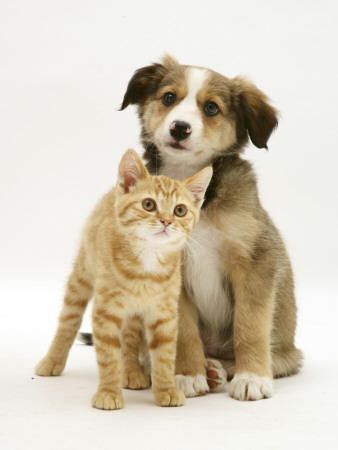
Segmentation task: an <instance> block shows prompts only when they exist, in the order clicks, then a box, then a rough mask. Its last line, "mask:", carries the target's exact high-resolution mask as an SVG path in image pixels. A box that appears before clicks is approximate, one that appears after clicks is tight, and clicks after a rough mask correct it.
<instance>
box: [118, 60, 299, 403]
mask: <svg viewBox="0 0 338 450" xmlns="http://www.w3.org/2000/svg"><path fill="white" fill-rule="evenodd" d="M130 104H135V105H137V107H138V114H139V118H140V121H141V125H142V132H141V140H142V143H143V145H144V148H145V152H144V158H145V160H146V162H147V166H148V169H149V170H150V172H151V173H153V174H155V173H156V174H158V173H160V174H164V175H167V176H170V177H172V178H175V179H183V178H186V177H188V176H191V175H193V174H194V173H196V172H197V171H199V170H200V169H202V168H203V167H205V166H207V165H209V164H212V166H213V169H214V175H213V178H212V181H211V184H210V186H209V188H208V190H207V193H206V200H205V203H204V205H203V210H202V213H201V218H200V222H199V224H198V226H197V227H196V230H195V231H194V232H193V234H192V238H191V240H190V243H189V245H188V246H187V248H186V251H185V257H184V267H183V269H184V288H183V291H182V296H181V302H180V326H179V339H178V348H177V361H176V374H177V377H176V379H177V384H178V385H179V387H180V388H181V389H183V390H184V392H185V394H186V395H187V396H190V397H191V396H196V395H199V394H201V393H204V392H206V391H208V390H209V385H208V382H207V375H208V378H209V384H210V386H212V387H213V386H215V384H217V383H220V382H221V378H222V373H224V372H223V371H222V369H221V368H223V369H225V370H226V373H227V376H228V379H232V381H231V383H230V387H229V393H230V395H231V396H232V397H234V398H236V399H238V400H259V399H262V398H268V397H271V396H272V395H273V381H272V379H273V377H275V378H277V377H283V376H287V375H291V374H295V373H296V372H297V371H298V370H299V368H300V367H301V361H302V353H301V351H300V350H298V349H297V348H296V347H295V345H294V335H295V328H296V304H295V298H294V283H293V275H292V270H291V266H290V262H289V258H288V255H287V252H286V250H285V247H284V244H283V241H282V239H281V237H280V234H279V232H278V230H277V229H276V227H275V226H274V224H273V223H272V221H271V219H270V218H269V216H268V214H267V213H266V211H265V210H264V209H263V207H262V206H261V203H260V201H259V197H258V192H257V185H256V177H255V174H254V172H253V169H252V167H251V165H250V163H249V162H248V161H246V160H244V159H242V158H241V153H242V152H243V150H244V148H245V146H246V144H247V143H248V141H249V139H250V140H251V142H252V143H253V144H254V145H255V146H256V147H258V148H267V142H268V139H269V137H270V134H271V133H272V131H273V130H274V129H275V128H276V126H277V113H276V110H275V109H274V108H273V107H272V106H271V105H270V104H269V101H268V99H267V97H266V96H265V94H264V93H263V92H261V91H260V90H258V89H257V87H256V86H254V85H253V84H252V83H250V82H249V81H247V80H246V79H244V78H241V77H236V78H233V79H229V78H226V77H224V76H222V75H220V74H218V73H216V72H214V71H212V70H209V69H205V68H200V67H195V66H184V65H180V64H179V63H178V62H177V61H176V60H175V59H173V58H172V57H170V56H165V57H164V58H163V60H162V61H161V63H160V64H152V65H150V66H147V67H143V68H141V69H138V70H137V71H136V72H135V74H134V76H133V77H132V78H131V80H130V82H129V84H128V87H127V91H126V93H125V96H124V100H123V103H122V106H121V110H123V109H125V108H126V107H127V106H128V105H130ZM210 357H212V358H213V360H211V361H209V363H208V362H207V359H206V358H210ZM215 374H216V375H215ZM217 374H218V375H217ZM214 378H216V379H214ZM218 378H219V379H218Z"/></svg>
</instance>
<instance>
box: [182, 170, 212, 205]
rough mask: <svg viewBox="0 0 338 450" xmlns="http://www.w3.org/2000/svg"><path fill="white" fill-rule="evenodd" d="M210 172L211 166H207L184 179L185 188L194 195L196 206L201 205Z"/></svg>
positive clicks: (209, 178)
mask: <svg viewBox="0 0 338 450" xmlns="http://www.w3.org/2000/svg"><path fill="white" fill-rule="evenodd" d="M212 173H213V171H212V166H208V167H206V168H205V169H202V170H201V171H200V172H197V173H196V174H195V175H193V176H192V177H190V178H188V179H187V180H185V181H184V184H185V185H186V187H187V189H188V190H189V191H190V192H191V193H192V195H193V197H194V203H195V205H196V206H198V207H201V206H202V203H203V200H204V194H205V191H206V190H207V187H208V186H209V183H210V180H211V177H212Z"/></svg>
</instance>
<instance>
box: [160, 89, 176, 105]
mask: <svg viewBox="0 0 338 450" xmlns="http://www.w3.org/2000/svg"><path fill="white" fill-rule="evenodd" d="M175 101H176V94H174V93H173V92H166V93H165V94H164V96H163V97H162V103H163V104H164V105H165V106H170V105H172V104H173V103H175Z"/></svg>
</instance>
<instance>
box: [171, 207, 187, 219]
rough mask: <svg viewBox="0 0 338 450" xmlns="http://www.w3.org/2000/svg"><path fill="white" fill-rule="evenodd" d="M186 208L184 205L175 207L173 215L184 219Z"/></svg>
mask: <svg viewBox="0 0 338 450" xmlns="http://www.w3.org/2000/svg"><path fill="white" fill-rule="evenodd" d="M187 211H188V210H187V208H186V207H185V206H184V205H177V206H175V209H174V214H175V215H176V216H178V217H184V216H185V215H186V214H187Z"/></svg>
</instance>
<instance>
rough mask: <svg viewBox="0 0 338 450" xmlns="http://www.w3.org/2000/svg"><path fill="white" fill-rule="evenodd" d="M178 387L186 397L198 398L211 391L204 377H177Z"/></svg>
mask: <svg viewBox="0 0 338 450" xmlns="http://www.w3.org/2000/svg"><path fill="white" fill-rule="evenodd" d="M175 384H176V387H177V388H179V389H181V390H182V391H183V392H184V394H185V396H186V397H198V396H199V395H205V394H206V393H207V392H209V391H210V388H209V385H208V382H207V379H206V378H205V376H204V375H200V374H199V375H195V376H194V377H193V376H190V375H175Z"/></svg>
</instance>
